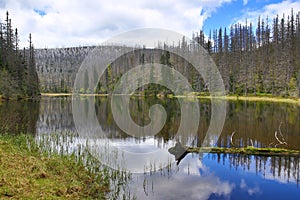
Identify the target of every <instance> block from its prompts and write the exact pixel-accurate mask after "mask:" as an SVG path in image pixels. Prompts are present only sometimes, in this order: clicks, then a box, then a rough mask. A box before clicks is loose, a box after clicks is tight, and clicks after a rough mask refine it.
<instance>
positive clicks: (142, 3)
mask: <svg viewBox="0 0 300 200" xmlns="http://www.w3.org/2000/svg"><path fill="white" fill-rule="evenodd" d="M292 7H293V8H294V11H296V12H298V11H300V2H299V1H298V0H285V1H280V0H156V1H151V0H87V1H83V0H0V19H1V22H3V21H4V19H5V12H6V11H7V10H8V11H9V12H10V16H11V18H12V22H13V27H17V28H18V29H19V33H20V35H21V36H22V37H21V38H20V44H21V46H27V43H28V41H27V40H28V39H27V36H28V34H29V33H30V32H31V33H32V35H33V41H34V45H35V47H36V48H44V47H48V48H51V47H68V46H79V45H81V46H83V45H96V44H100V43H101V42H103V41H105V40H106V39H109V38H110V37H112V36H115V35H117V34H119V33H123V32H125V31H130V30H133V29H137V28H146V27H147V28H165V29H170V30H173V31H177V32H179V33H182V34H185V35H187V36H191V35H192V33H193V31H197V30H200V29H202V28H204V30H205V32H206V33H208V31H209V29H213V28H219V27H220V26H222V27H228V26H229V25H230V24H231V23H234V22H242V21H244V20H245V18H248V21H249V20H253V21H254V22H255V21H256V20H257V17H258V16H259V15H261V16H262V17H265V16H269V18H272V17H273V16H274V15H276V14H277V13H278V14H279V15H280V16H282V13H283V12H285V13H287V14H289V13H290V10H291V8H292Z"/></svg>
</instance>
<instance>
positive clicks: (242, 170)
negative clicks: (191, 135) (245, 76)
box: [131, 154, 300, 199]
mask: <svg viewBox="0 0 300 200" xmlns="http://www.w3.org/2000/svg"><path fill="white" fill-rule="evenodd" d="M289 166H290V168H288V167H289ZM299 166H300V164H299V158H290V157H271V158H268V157H259V156H249V157H248V156H247V157H244V156H235V155H225V154H209V156H207V157H204V158H202V157H201V156H199V155H197V154H189V155H188V156H186V157H185V158H184V159H183V161H182V162H181V163H180V165H179V166H177V165H172V166H170V167H169V168H166V169H162V170H160V171H157V172H154V173H151V174H145V175H140V176H134V179H133V180H134V183H133V184H132V186H131V189H132V190H133V191H134V192H135V193H136V194H137V196H138V197H139V199H184V198H188V199H282V197H284V199H298V197H299V195H300V189H299V187H298V184H299V174H300V173H299ZM276 188H278V190H276Z"/></svg>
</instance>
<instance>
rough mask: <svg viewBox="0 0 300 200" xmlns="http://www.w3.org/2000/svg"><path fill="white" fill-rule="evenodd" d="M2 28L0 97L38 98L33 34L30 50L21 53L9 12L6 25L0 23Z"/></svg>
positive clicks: (0, 30)
mask: <svg viewBox="0 0 300 200" xmlns="http://www.w3.org/2000/svg"><path fill="white" fill-rule="evenodd" d="M0 26H1V28H0V75H1V76H0V95H2V96H3V97H4V98H6V99H8V98H24V97H36V96H38V95H39V82H38V76H37V73H36V70H35V58H34V48H33V44H32V38H31V34H30V35H29V49H25V48H24V50H23V51H20V50H19V47H18V31H17V29H16V30H15V32H13V30H12V26H11V20H10V19H9V14H8V12H7V14H6V23H4V24H3V23H0Z"/></svg>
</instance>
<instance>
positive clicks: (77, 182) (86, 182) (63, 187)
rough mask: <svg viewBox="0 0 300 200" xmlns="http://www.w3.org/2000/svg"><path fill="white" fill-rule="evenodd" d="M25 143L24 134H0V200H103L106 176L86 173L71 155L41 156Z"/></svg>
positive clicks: (107, 187)
mask: <svg viewBox="0 0 300 200" xmlns="http://www.w3.org/2000/svg"><path fill="white" fill-rule="evenodd" d="M31 139H32V138H31ZM28 141H30V137H29V139H28V137H27V136H24V135H20V136H11V135H0V197H1V198H2V197H3V198H13V199H55V198H63V199H82V198H92V199H105V197H106V193H108V192H109V190H110V188H109V182H108V181H105V180H106V179H107V177H103V176H102V175H101V174H100V175H99V174H96V173H93V172H91V171H88V170H87V169H86V168H85V166H84V165H83V164H81V163H77V162H76V161H75V158H74V157H72V156H61V155H51V156H46V155H43V152H40V150H39V148H37V147H36V146H34V141H33V140H32V141H31V142H28ZM29 144H30V145H29ZM28 146H30V148H29V147H28ZM108 180H109V179H108Z"/></svg>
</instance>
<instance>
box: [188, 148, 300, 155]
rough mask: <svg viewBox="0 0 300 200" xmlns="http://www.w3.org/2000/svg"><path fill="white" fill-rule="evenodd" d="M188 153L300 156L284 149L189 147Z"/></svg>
mask: <svg viewBox="0 0 300 200" xmlns="http://www.w3.org/2000/svg"><path fill="white" fill-rule="evenodd" d="M187 152H190V153H226V154H246V155H261V156H299V157H300V151H299V150H290V149H283V148H256V147H245V148H233V147H232V148H227V147H212V148H210V147H201V148H200V147H188V148H187Z"/></svg>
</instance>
